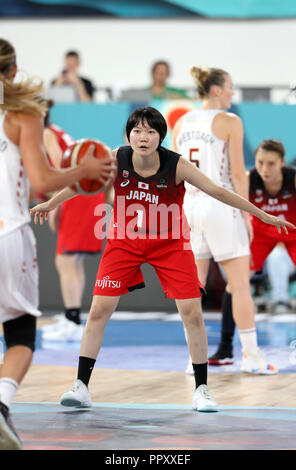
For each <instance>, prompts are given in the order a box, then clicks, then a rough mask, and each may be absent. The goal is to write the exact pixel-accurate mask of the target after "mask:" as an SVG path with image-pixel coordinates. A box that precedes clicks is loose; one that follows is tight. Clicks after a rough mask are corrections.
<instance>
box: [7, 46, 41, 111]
mask: <svg viewBox="0 0 296 470" xmlns="http://www.w3.org/2000/svg"><path fill="white" fill-rule="evenodd" d="M15 66H16V53H15V50H14V47H13V46H12V45H11V44H10V43H9V42H8V41H6V40H5V39H1V38H0V81H1V84H2V87H3V103H1V102H0V109H3V110H5V111H13V112H19V113H25V114H33V115H41V116H45V114H46V112H47V103H46V100H44V99H43V98H42V96H41V94H42V92H43V82H42V81H41V80H40V79H34V78H27V79H25V80H23V81H20V82H16V83H14V82H13V81H12V79H11V77H10V73H11V71H12V69H13V67H15Z"/></svg>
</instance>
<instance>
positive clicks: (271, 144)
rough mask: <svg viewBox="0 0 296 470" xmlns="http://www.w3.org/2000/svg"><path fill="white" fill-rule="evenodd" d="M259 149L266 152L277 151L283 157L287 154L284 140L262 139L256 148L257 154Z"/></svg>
mask: <svg viewBox="0 0 296 470" xmlns="http://www.w3.org/2000/svg"><path fill="white" fill-rule="evenodd" d="M259 150H263V151H264V152H276V153H278V154H279V156H280V157H281V158H284V156H285V148H284V146H283V144H282V142H281V141H280V140H276V139H265V140H262V142H260V144H259V145H258V147H257V148H256V150H255V156H256V154H257V152H258V151H259Z"/></svg>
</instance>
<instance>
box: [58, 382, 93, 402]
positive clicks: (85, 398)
mask: <svg viewBox="0 0 296 470" xmlns="http://www.w3.org/2000/svg"><path fill="white" fill-rule="evenodd" d="M60 404H61V405H63V406H74V407H76V408H90V407H91V398H90V393H89V391H88V388H87V386H86V385H85V384H84V383H83V382H81V380H79V379H76V380H75V381H74V384H73V386H72V388H71V390H69V391H68V392H65V393H63V395H62V396H61V399H60Z"/></svg>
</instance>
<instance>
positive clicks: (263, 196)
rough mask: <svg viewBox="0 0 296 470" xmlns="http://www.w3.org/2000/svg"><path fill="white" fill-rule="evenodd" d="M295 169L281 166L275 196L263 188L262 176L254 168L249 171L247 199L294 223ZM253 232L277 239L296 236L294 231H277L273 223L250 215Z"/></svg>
mask: <svg viewBox="0 0 296 470" xmlns="http://www.w3.org/2000/svg"><path fill="white" fill-rule="evenodd" d="M295 174H296V171H295V170H294V169H293V168H290V167H283V184H282V187H281V189H280V190H279V192H278V193H277V194H276V195H275V196H271V195H270V194H269V193H268V192H267V191H266V189H265V187H264V183H263V180H262V178H261V177H260V175H259V173H258V172H257V170H256V169H255V168H254V169H252V170H251V171H250V190H249V199H250V201H251V202H252V203H253V204H254V205H255V206H257V207H259V209H262V210H263V211H265V212H267V213H268V214H271V215H274V216H276V217H282V218H283V219H285V220H288V221H289V222H291V223H292V224H294V225H295V224H296V191H295ZM252 224H253V227H254V232H257V233H262V234H263V235H264V236H268V237H272V238H278V240H279V241H288V240H290V239H295V238H296V233H295V231H289V234H288V235H287V234H285V233H284V232H283V231H282V233H278V230H277V228H276V227H274V226H273V225H267V224H265V223H264V222H262V221H261V220H260V219H258V218H257V217H252Z"/></svg>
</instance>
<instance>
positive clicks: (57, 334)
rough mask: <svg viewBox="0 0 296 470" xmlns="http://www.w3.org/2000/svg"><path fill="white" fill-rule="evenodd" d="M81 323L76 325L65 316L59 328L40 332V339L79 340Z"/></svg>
mask: <svg viewBox="0 0 296 470" xmlns="http://www.w3.org/2000/svg"><path fill="white" fill-rule="evenodd" d="M82 334H83V325H77V324H76V323H74V322H73V321H70V320H68V319H67V318H65V322H64V323H63V324H62V326H61V328H59V329H58V330H54V331H48V332H47V331H45V332H42V339H44V340H46V341H81V338H82Z"/></svg>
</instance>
